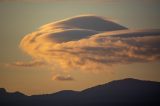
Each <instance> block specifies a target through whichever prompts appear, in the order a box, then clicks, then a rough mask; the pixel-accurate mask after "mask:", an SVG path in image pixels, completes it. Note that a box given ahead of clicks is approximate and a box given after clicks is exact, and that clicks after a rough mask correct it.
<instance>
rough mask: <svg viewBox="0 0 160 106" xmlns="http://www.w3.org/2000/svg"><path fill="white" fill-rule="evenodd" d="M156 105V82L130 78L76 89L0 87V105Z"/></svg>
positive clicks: (159, 90)
mask: <svg viewBox="0 0 160 106" xmlns="http://www.w3.org/2000/svg"><path fill="white" fill-rule="evenodd" d="M155 104H156V106H159V105H160V82H153V81H142V80H137V79H132V78H127V79H123V80H116V81H112V82H109V83H106V84H103V85H98V86H95V87H92V88H88V89H86V90H83V91H80V92H77V91H71V90H65V91H60V92H57V93H53V94H46V95H33V96H26V95H24V94H22V93H19V92H15V93H8V92H6V90H5V89H3V88H0V106H154V105H155Z"/></svg>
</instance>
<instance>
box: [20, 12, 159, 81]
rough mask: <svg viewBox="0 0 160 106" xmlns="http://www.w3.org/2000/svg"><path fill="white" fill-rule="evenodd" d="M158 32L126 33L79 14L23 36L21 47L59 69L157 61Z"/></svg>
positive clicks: (121, 27)
mask: <svg viewBox="0 0 160 106" xmlns="http://www.w3.org/2000/svg"><path fill="white" fill-rule="evenodd" d="M159 45H160V30H159V29H149V30H147V29H145V30H129V29H128V28H126V27H124V26H122V25H119V24H117V23H115V22H113V21H111V20H108V19H105V18H102V17H98V16H94V15H82V16H77V17H73V18H68V19H65V20H61V21H58V22H53V23H49V24H47V25H44V26H42V27H40V28H39V29H38V30H37V31H35V32H33V33H31V34H28V35H26V36H25V37H24V38H23V39H22V41H21V44H20V47H21V48H22V49H23V50H24V51H25V52H27V53H28V54H29V55H31V56H32V57H33V58H37V59H43V60H45V62H47V63H49V64H52V66H53V67H58V68H61V69H62V70H67V69H74V68H78V69H81V70H100V69H105V68H106V67H107V66H109V65H116V64H124V63H135V62H153V61H159V60H160V46H159ZM62 79H63V78H62Z"/></svg>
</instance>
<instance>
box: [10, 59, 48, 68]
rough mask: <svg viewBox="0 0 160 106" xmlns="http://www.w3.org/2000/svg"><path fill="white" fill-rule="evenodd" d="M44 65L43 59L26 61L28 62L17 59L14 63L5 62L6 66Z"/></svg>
mask: <svg viewBox="0 0 160 106" xmlns="http://www.w3.org/2000/svg"><path fill="white" fill-rule="evenodd" d="M44 65H46V63H45V62H44V61H37V60H34V61H28V62H24V61H17V62H14V63H10V64H7V66H16V67H36V66H44Z"/></svg>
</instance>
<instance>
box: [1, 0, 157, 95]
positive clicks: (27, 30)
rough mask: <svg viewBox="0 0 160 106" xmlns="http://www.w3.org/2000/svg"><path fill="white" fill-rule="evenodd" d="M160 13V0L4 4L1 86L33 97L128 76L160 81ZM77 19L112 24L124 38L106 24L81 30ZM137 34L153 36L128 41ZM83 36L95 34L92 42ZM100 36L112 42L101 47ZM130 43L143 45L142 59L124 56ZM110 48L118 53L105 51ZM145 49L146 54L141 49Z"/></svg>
mask: <svg viewBox="0 0 160 106" xmlns="http://www.w3.org/2000/svg"><path fill="white" fill-rule="evenodd" d="M159 11H160V1H159V0H39V1H38V0H0V33H1V34H0V47H1V52H0V88H5V89H6V90H7V91H9V92H15V91H20V92H22V93H24V94H26V95H33V94H46V93H54V92H57V91H61V90H68V89H69V90H83V89H86V88H89V87H92V86H95V85H99V84H104V83H107V82H109V81H112V80H117V79H123V78H137V79H144V80H152V81H160V55H159V54H160V46H159V45H158V44H159V41H160V37H159V35H160V20H159V19H160V13H159ZM86 17H87V18H86ZM101 17H103V18H101ZM74 19H78V20H83V19H85V22H88V23H89V20H90V19H94V20H95V21H97V20H100V21H104V22H106V23H108V22H110V21H107V20H111V22H112V21H113V22H115V23H116V25H118V27H117V29H118V28H120V29H124V31H118V32H116V34H115V36H118V37H120V38H118V37H117V38H116V37H115V38H114V37H113V38H108V37H107V36H109V35H113V36H114V33H113V32H111V33H108V32H106V31H108V29H103V30H102V29H101V28H103V27H105V26H104V25H105V24H103V26H94V25H93V26H94V27H96V29H94V28H93V29H92V30H90V29H89V30H88V28H86V27H87V26H85V25H84V26H80V27H81V28H78V29H77V27H75V26H76V24H75V23H74ZM75 22H77V21H75ZM78 22H79V21H78ZM97 22H98V21H97ZM80 23H81V22H80ZM95 23H96V22H95ZM74 24H75V26H73V25H74ZM83 24H86V23H83ZM93 24H94V23H93ZM96 25H97V24H96ZM98 25H99V24H98ZM89 27H90V26H89ZM98 28H100V29H98ZM128 29H131V30H129V31H128ZM68 30H69V32H68ZM55 32H56V33H55ZM57 32H58V33H57ZM62 32H64V33H62ZM135 32H136V33H138V34H141V33H143V32H144V33H147V34H148V33H149V34H148V35H149V37H150V38H149V37H143V38H138V37H137V38H138V39H136V38H135V39H134V38H128V39H127V40H126V39H125V38H123V34H124V35H125V33H131V36H132V33H135ZM66 33H67V34H68V33H69V34H72V33H73V34H74V36H76V37H74V36H73V35H72V36H69V35H65V34H66ZM119 33H122V35H119ZM155 33H156V36H154V34H155ZM157 33H158V34H157ZM38 34H39V35H40V37H39V35H38ZM63 34H64V35H63ZM76 34H77V35H76ZM79 34H83V35H85V34H89V35H86V36H87V37H88V36H91V39H89V38H87V37H86V36H83V37H82V36H81V35H79ZM95 34H97V35H96V36H93V35H95ZM152 34H153V36H150V35H152ZM57 35H60V36H61V35H62V39H61V38H58V37H56V36H57ZM37 36H38V37H37ZM34 37H35V38H36V41H34V40H35V38H34ZM63 37H64V38H63ZM100 37H104V39H103V40H111V41H110V43H109V44H108V42H104V41H102V42H100V43H98V40H102V39H101V38H100ZM117 39H120V40H122V41H121V42H120V43H119V42H118V40H117ZM115 40H116V41H115ZM70 41H71V42H70ZM72 41H73V42H72ZM112 41H113V42H112ZM130 41H131V42H133V43H130ZM136 42H140V43H137V44H136ZM33 43H34V44H33ZM139 44H142V45H139ZM124 45H126V46H127V47H128V48H130V47H131V46H135V47H137V48H136V49H134V50H135V52H136V53H137V54H139V55H135V54H132V52H133V51H128V50H130V49H128V50H126V51H127V52H126V54H125V56H124V57H118V56H121V55H120V52H121V50H123V52H124V49H123V47H124ZM110 46H111V47H114V48H111V50H113V53H111V50H110V49H108V48H107V49H106V48H105V47H110ZM138 46H140V47H142V48H141V49H139V48H138ZM143 46H144V47H146V48H147V50H146V52H145V50H144V51H143V52H142V51H140V50H142V49H143ZM89 47H90V48H89ZM93 47H94V49H93ZM115 47H116V48H119V49H120V50H119V49H116V48H115ZM64 48H68V49H69V51H67V52H66V51H65V50H66V49H64ZM82 48H83V51H82ZM146 48H144V49H146ZM153 48H154V49H153ZM136 50H137V51H136ZM149 51H150V52H149ZM80 52H83V54H82V55H81V53H80ZM115 52H116V53H117V52H119V53H118V55H117V54H116V53H115ZM123 52H122V53H123ZM74 53H75V54H76V56H75V55H74ZM103 55H104V56H103ZM87 56H88V58H90V59H88V60H87V59H86V58H85V57H87ZM116 56H117V57H116ZM126 56H128V57H126ZM92 57H93V58H92ZM94 57H95V58H94ZM115 57H116V60H115ZM102 58H103V60H102ZM117 58H118V59H117ZM96 59H97V60H99V62H98V61H97V60H96ZM107 59H109V60H107ZM105 60H107V62H106V61H105ZM70 62H71V63H70ZM76 62H77V63H76Z"/></svg>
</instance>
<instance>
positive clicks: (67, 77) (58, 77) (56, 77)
mask: <svg viewBox="0 0 160 106" xmlns="http://www.w3.org/2000/svg"><path fill="white" fill-rule="evenodd" d="M52 80H58V81H73V80H74V78H73V77H71V75H65V76H64V75H60V74H57V75H54V76H53V77H52Z"/></svg>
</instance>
